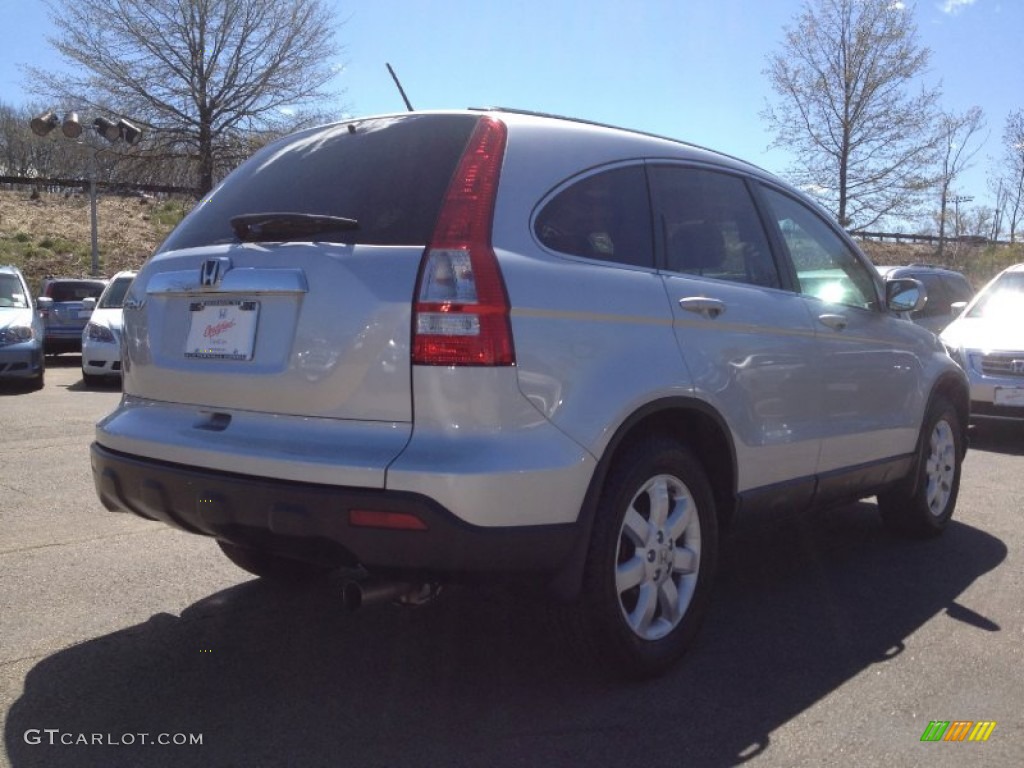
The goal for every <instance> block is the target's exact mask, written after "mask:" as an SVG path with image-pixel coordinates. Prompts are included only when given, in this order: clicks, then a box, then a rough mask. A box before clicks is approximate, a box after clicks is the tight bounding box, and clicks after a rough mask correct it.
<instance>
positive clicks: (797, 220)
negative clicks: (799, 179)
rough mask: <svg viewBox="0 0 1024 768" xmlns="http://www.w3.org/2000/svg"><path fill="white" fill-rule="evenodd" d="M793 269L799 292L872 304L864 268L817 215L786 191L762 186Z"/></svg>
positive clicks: (827, 299)
mask: <svg viewBox="0 0 1024 768" xmlns="http://www.w3.org/2000/svg"><path fill="white" fill-rule="evenodd" d="M764 191H765V196H766V198H767V199H768V203H769V205H770V206H771V209H772V213H773V216H774V218H775V221H776V222H777V223H778V225H779V230H780V231H781V233H782V237H783V239H784V240H785V241H786V247H787V248H788V249H789V255H790V258H791V259H792V261H793V266H794V268H795V269H796V275H797V281H798V284H799V286H800V293H802V294H804V295H805V296H813V297H814V298H817V299H821V300H822V301H825V302H828V303H830V304H846V305H848V306H852V307H861V308H865V309H867V308H871V307H874V306H875V303H876V297H875V284H874V281H873V280H872V278H871V276H870V274H869V273H868V271H867V268H866V267H865V266H864V264H862V263H861V261H860V260H859V259H858V258H857V256H856V255H855V254H854V253H853V251H852V250H850V248H849V246H847V245H846V243H844V242H843V240H842V238H840V237H839V235H838V234H837V233H836V232H835V231H833V229H832V228H831V227H830V226H829V225H828V224H827V223H826V222H825V220H824V219H823V218H821V216H819V215H818V214H817V213H815V212H814V211H812V210H811V209H810V208H808V207H807V206H805V205H804V204H803V203H799V202H797V201H796V200H794V199H793V198H791V197H788V196H787V195H783V194H782V193H780V192H777V191H775V190H774V189H769V188H765V190H764Z"/></svg>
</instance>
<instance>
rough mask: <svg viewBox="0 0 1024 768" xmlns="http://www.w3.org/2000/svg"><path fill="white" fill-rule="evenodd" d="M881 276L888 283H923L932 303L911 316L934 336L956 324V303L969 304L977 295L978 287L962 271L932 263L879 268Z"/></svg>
mask: <svg viewBox="0 0 1024 768" xmlns="http://www.w3.org/2000/svg"><path fill="white" fill-rule="evenodd" d="M877 269H878V272H879V274H881V275H882V277H884V278H885V279H886V280H895V279H897V278H903V277H911V278H913V279H914V280H920V281H921V283H922V284H923V285H924V287H925V290H926V291H927V294H928V301H927V303H926V304H925V305H924V307H923V308H921V309H920V310H918V311H917V312H912V313H911V314H910V319H911V320H913V321H914V322H915V323H917V324H918V325H923V326H924V327H925V328H927V329H928V330H929V331H931V332H932V333H941V332H942V329H943V328H945V327H946V326H947V325H949V324H950V323H951V322H953V321H954V320H955V319H956V317H957V315H959V314H960V312H959V309H963V307H962V306H961V307H960V308H959V309H953V304H956V303H957V302H962V303H964V304H966V303H967V302H968V301H970V300H971V297H972V296H974V288H972V287H971V283H970V281H969V280H968V279H967V278H966V277H964V275H962V274H960V273H959V272H957V271H955V270H952V269H946V268H945V267H935V266H931V265H930V264H911V265H910V266H906V267H878V268H877Z"/></svg>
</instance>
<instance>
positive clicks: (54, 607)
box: [0, 356, 1024, 768]
mask: <svg viewBox="0 0 1024 768" xmlns="http://www.w3.org/2000/svg"><path fill="white" fill-rule="evenodd" d="M78 365H79V359H78V358H76V357H74V356H63V357H62V358H60V361H59V363H58V364H56V365H51V367H50V369H49V370H48V371H47V383H46V387H45V388H44V389H43V390H42V391H40V392H27V391H22V390H19V389H17V388H10V387H4V388H3V389H0V413H2V422H0V423H2V424H3V427H2V431H0V436H2V439H0V713H2V727H3V733H4V746H5V749H4V750H3V752H2V754H0V765H2V766H13V767H14V768H23V767H24V766H104V768H109V767H112V766H136V765H138V766H141V765H145V766H245V767H246V768H250V767H253V766H285V765H288V766H321V765H323V766H328V765H329V766H353V767H356V766H358V767H359V768H363V767H368V766H410V767H417V768H418V767H420V766H488V767H489V768H490V767H493V766H546V765H580V766H603V765H638V766H639V765H642V766H705V765H706V766H719V765H736V764H740V763H748V764H750V765H754V766H815V768H818V767H819V766H822V765H856V766H914V765H921V766H925V765H927V766H956V767H957V768H962V767H963V766H972V765H978V766H1006V767H1007V768H1009V767H1010V766H1014V767H1016V766H1018V765H1020V764H1021V755H1024V686H1022V685H1021V681H1022V679H1024V675H1022V672H1021V669H1022V666H1024V599H1022V592H1024V561H1022V558H1021V554H1020V553H1021V550H1022V545H1024V521H1022V519H1021V518H1022V516H1021V502H1020V500H1021V499H1022V498H1024V426H1021V427H1010V428H1004V429H987V430H973V435H972V445H973V448H972V451H971V452H970V454H969V455H968V459H967V463H966V464H965V468H964V474H963V484H962V488H961V496H960V503H959V505H958V509H957V513H956V516H955V521H954V523H953V524H952V526H951V528H950V529H949V530H948V531H947V533H946V535H945V536H943V537H942V538H940V539H937V540H933V541H928V542H906V541H902V540H898V539H894V538H891V537H890V536H888V535H887V534H885V533H884V532H883V530H882V528H881V526H880V524H879V522H878V520H877V515H876V510H875V508H874V505H873V503H870V502H865V503H861V504H858V505H853V506H848V507H844V508H842V509H837V510H833V511H830V512H828V513H827V514H825V515H822V516H821V517H820V518H817V519H815V520H813V521H806V520H772V521H767V522H762V523H758V524H748V525H745V526H742V527H741V528H739V529H738V530H737V531H736V532H735V534H734V535H733V537H732V538H731V540H729V542H728V543H727V548H726V550H725V553H724V555H723V566H722V572H721V577H720V582H719V587H718V590H717V594H716V596H715V601H714V606H713V608H712V611H711V614H710V617H709V620H708V622H707V624H706V625H705V627H704V630H703V632H702V633H701V635H700V637H699V639H698V641H697V643H696V644H695V646H694V647H693V649H692V650H691V652H690V653H689V654H688V656H687V657H686V658H685V660H684V662H683V663H682V664H681V665H680V666H679V667H677V668H676V669H674V670H673V671H672V672H671V673H670V674H668V675H667V676H665V677H664V678H661V679H658V680H655V681H651V682H647V683H622V682H619V681H617V680H615V679H614V678H612V677H611V676H609V675H608V674H607V673H606V672H605V671H603V670H596V669H589V668H586V667H585V666H583V665H581V664H580V663H578V662H576V661H575V660H574V659H573V658H572V657H571V656H570V654H568V653H567V652H566V651H565V649H564V648H563V647H562V646H561V645H560V644H559V641H558V638H557V635H556V633H555V632H554V631H553V630H554V627H553V625H552V624H551V622H550V621H549V620H548V619H547V618H546V617H545V615H544V613H543V612H542V611H540V610H538V608H537V606H536V605H535V604H533V603H531V602H530V601H529V600H526V599H524V598H523V597H521V596H516V595H512V594H509V593H506V592H502V591H500V590H479V591H450V592H447V593H445V594H444V595H442V599H441V600H439V601H437V602H436V603H434V604H432V605H430V606H428V607H427V608H425V609H420V610H408V609H400V608H397V607H391V606H383V607H381V606H378V607H371V608H367V609H365V610H363V611H361V612H359V613H357V614H346V613H345V612H344V611H343V610H342V608H341V602H340V598H339V596H338V594H337V593H336V592H335V591H333V590H332V589H330V588H329V587H321V588H316V589H313V590H309V591H306V592H297V591H288V590H281V589H274V588H271V587H268V586H266V585H264V584H262V583H260V582H259V581H258V580H255V579H252V578H250V577H249V576H248V575H247V574H245V573H243V572H242V571H239V570H238V569H236V568H235V567H234V566H233V565H231V564H230V563H229V562H228V561H227V560H226V559H225V558H224V557H223V556H222V555H221V554H220V552H219V550H218V549H217V547H216V546H215V544H214V543H213V542H212V541H209V540H205V539H200V538H196V537H192V536H189V535H186V534H183V533H179V532H176V531H173V530H170V529H168V528H166V527H164V526H161V525H158V524H155V523H147V522H145V521H143V520H139V519H135V518H129V517H125V516H119V515H114V514H111V513H108V512H106V511H105V510H104V509H103V508H102V507H101V505H100V504H99V502H98V501H97V500H96V496H95V493H94V491H93V486H92V479H91V474H90V468H89V457H88V445H89V442H90V440H91V437H92V427H93V424H94V423H95V422H96V421H97V420H98V419H99V418H101V417H102V416H103V415H104V414H106V413H107V412H109V411H110V410H111V409H113V408H114V406H115V405H116V403H117V400H118V398H119V396H120V393H119V390H118V389H116V388H114V387H108V388H100V389H86V388H84V387H83V386H82V383H81V380H80V374H79V369H78ZM932 721H950V722H954V721H961V722H964V721H971V722H972V723H973V722H980V721H985V722H995V724H996V725H995V727H994V728H993V729H992V730H991V733H990V736H989V738H988V740H987V741H984V742H977V741H975V742H970V741H966V740H965V741H963V742H953V741H950V742H943V741H938V742H925V741H922V740H921V739H922V735H923V734H924V732H925V731H926V729H927V728H928V726H929V723H931V722H932ZM197 736H198V737H199V738H198V740H199V741H200V742H201V743H196V741H197V740H196V737H197Z"/></svg>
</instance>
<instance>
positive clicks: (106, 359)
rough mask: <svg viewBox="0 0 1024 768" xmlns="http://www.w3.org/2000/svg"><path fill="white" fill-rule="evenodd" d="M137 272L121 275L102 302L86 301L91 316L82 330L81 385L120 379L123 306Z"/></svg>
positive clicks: (108, 286) (115, 278) (100, 298)
mask: <svg viewBox="0 0 1024 768" xmlns="http://www.w3.org/2000/svg"><path fill="white" fill-rule="evenodd" d="M134 279H135V272H118V273H117V274H116V275H114V276H113V277H112V278H111V279H110V282H109V283H107V287H106V288H104V289H103V293H102V294H100V297H99V299H98V300H97V299H86V304H87V305H88V306H89V307H90V308H91V307H95V308H94V309H93V310H92V315H91V316H90V317H89V322H88V323H86V326H85V328H84V329H83V330H82V381H83V382H84V383H85V384H86V385H87V386H88V385H92V384H98V383H100V382H101V381H104V380H111V379H120V377H121V321H122V317H123V310H122V306H123V304H124V297H125V294H126V293H127V292H128V286H129V285H131V282H132V280H134Z"/></svg>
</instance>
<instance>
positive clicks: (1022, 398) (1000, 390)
mask: <svg viewBox="0 0 1024 768" xmlns="http://www.w3.org/2000/svg"><path fill="white" fill-rule="evenodd" d="M995 402H996V405H1017V406H1024V388H1022V387H996V396H995Z"/></svg>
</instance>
